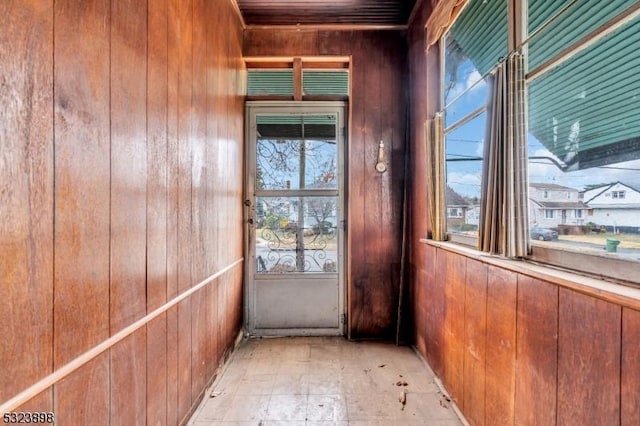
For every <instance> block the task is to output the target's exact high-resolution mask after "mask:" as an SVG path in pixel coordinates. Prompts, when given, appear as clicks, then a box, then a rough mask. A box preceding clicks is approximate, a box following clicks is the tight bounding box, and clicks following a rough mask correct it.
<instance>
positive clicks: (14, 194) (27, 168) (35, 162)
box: [0, 1, 54, 411]
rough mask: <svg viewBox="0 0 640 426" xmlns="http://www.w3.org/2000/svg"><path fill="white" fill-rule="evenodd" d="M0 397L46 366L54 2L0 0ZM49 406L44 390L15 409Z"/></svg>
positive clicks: (50, 266)
mask: <svg viewBox="0 0 640 426" xmlns="http://www.w3.org/2000/svg"><path fill="white" fill-rule="evenodd" d="M0 28H2V30H1V31H0V58H2V60H0V105H1V106H0V217H1V218H2V220H1V221H0V300H2V301H3V307H2V309H0V336H2V344H0V365H1V366H2V368H0V383H1V385H0V401H5V400H7V399H9V398H11V397H13V396H14V395H15V394H17V393H19V392H20V391H22V390H24V389H26V388H27V387H28V386H29V385H31V384H32V383H34V382H35V381H37V380H38V379H40V378H42V377H44V376H45V375H47V374H48V373H50V372H51V367H52V358H53V353H52V345H53V310H52V308H53V172H54V171H53V122H52V121H51V116H52V115H53V60H52V58H53V2H52V1H41V2H16V1H9V2H6V1H5V2H0ZM20 410H23V411H51V410H52V393H51V390H47V391H45V392H43V393H41V394H40V395H38V396H37V397H36V398H34V399H32V400H31V401H29V402H28V403H26V404H25V405H24V406H23V407H21V408H20Z"/></svg>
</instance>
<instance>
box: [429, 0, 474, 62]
mask: <svg viewBox="0 0 640 426" xmlns="http://www.w3.org/2000/svg"><path fill="white" fill-rule="evenodd" d="M432 3H436V5H435V7H434V8H433V11H432V12H431V15H429V19H427V25H426V29H427V40H426V44H427V46H426V48H427V50H428V49H429V47H431V46H433V45H434V44H436V43H437V42H438V40H440V37H442V35H443V34H444V33H445V31H446V30H447V28H449V26H450V25H451V24H452V23H453V22H454V21H455V20H456V18H457V17H458V15H459V14H460V11H461V10H462V8H463V7H464V5H465V4H467V0H439V1H438V0H435V1H432Z"/></svg>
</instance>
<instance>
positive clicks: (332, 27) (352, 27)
mask: <svg viewBox="0 0 640 426" xmlns="http://www.w3.org/2000/svg"><path fill="white" fill-rule="evenodd" d="M408 28H409V26H408V25H407V24H403V25H385V24H379V25H375V24H313V25H312V24H308V25H307V24H305V25H247V26H246V27H244V29H246V30H277V31H291V30H297V31H406V30H407V29H408Z"/></svg>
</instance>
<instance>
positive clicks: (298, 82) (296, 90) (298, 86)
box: [293, 58, 302, 101]
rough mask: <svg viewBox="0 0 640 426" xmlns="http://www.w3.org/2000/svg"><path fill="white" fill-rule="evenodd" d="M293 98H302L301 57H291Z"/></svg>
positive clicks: (299, 99) (296, 99)
mask: <svg viewBox="0 0 640 426" xmlns="http://www.w3.org/2000/svg"><path fill="white" fill-rule="evenodd" d="M293 100H294V101H301V100H302V59H301V58H293Z"/></svg>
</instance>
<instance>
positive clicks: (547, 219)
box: [529, 183, 589, 228]
mask: <svg viewBox="0 0 640 426" xmlns="http://www.w3.org/2000/svg"><path fill="white" fill-rule="evenodd" d="M587 212H588V207H587V205H586V204H585V203H583V202H582V201H581V199H580V192H579V191H578V190H577V189H575V188H569V187H567V186H562V185H556V184H555V183H530V184H529V224H530V225H531V226H533V225H536V226H542V227H545V228H555V227H557V226H558V225H582V224H585V223H587V222H589V220H587Z"/></svg>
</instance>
